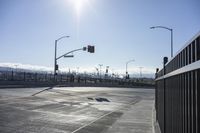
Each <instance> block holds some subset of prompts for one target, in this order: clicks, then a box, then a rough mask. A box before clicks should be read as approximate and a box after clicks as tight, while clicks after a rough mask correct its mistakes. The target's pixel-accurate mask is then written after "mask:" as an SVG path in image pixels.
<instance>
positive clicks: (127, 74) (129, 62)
mask: <svg viewBox="0 0 200 133" xmlns="http://www.w3.org/2000/svg"><path fill="white" fill-rule="evenodd" d="M134 61H135V60H129V61H127V62H126V78H127V77H128V64H129V63H130V62H134Z"/></svg>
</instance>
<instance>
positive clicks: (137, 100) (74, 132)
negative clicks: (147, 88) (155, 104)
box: [71, 98, 141, 133]
mask: <svg viewBox="0 0 200 133" xmlns="http://www.w3.org/2000/svg"><path fill="white" fill-rule="evenodd" d="M140 100H141V98H138V99H136V101H134V102H132V103H130V104H127V105H124V106H123V107H121V108H118V109H116V110H113V111H112V112H109V113H107V114H104V115H102V116H100V117H98V118H97V119H95V120H93V121H91V122H90V123H88V124H86V125H83V126H81V127H80V128H78V129H76V130H74V131H73V132H71V133H76V132H78V131H80V130H81V129H83V128H85V127H87V126H89V125H91V124H93V123H94V122H96V121H98V120H100V119H102V118H103V117H105V116H108V115H110V114H112V113H114V112H117V111H119V110H121V109H123V108H124V107H126V106H129V105H134V104H136V103H138V102H139V101H140Z"/></svg>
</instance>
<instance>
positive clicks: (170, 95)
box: [155, 33, 200, 133]
mask: <svg viewBox="0 0 200 133" xmlns="http://www.w3.org/2000/svg"><path fill="white" fill-rule="evenodd" d="M155 84H156V91H155V108H156V119H157V122H158V123H159V126H160V130H161V133H200V33H198V34H197V35H195V36H194V37H193V38H192V39H191V40H190V41H189V42H188V43H187V44H186V45H185V46H184V47H183V48H182V49H181V50H180V51H179V52H178V54H177V55H176V56H175V57H173V58H172V59H171V60H170V61H169V62H168V59H167V57H165V58H164V67H163V69H162V70H160V71H159V70H158V69H157V72H156V79H155Z"/></svg>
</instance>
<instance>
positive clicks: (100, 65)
mask: <svg viewBox="0 0 200 133" xmlns="http://www.w3.org/2000/svg"><path fill="white" fill-rule="evenodd" d="M102 66H103V64H99V72H100V79H101V67H102Z"/></svg>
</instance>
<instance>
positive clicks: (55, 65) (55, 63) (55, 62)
mask: <svg viewBox="0 0 200 133" xmlns="http://www.w3.org/2000/svg"><path fill="white" fill-rule="evenodd" d="M69 37H70V36H62V37H60V38H58V39H57V40H55V57H54V76H55V75H56V74H57V73H56V70H58V65H57V42H58V41H59V40H61V39H63V38H69Z"/></svg>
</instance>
